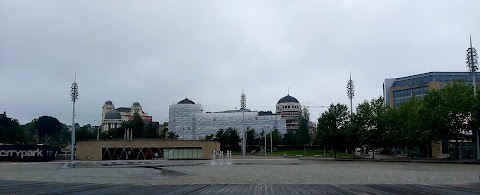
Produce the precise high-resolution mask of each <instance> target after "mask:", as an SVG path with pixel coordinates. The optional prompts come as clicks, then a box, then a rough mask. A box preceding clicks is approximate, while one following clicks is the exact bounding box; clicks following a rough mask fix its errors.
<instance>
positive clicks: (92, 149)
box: [76, 139, 220, 160]
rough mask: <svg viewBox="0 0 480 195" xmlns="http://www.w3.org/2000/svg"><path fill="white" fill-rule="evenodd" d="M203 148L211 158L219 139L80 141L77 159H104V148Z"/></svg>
mask: <svg viewBox="0 0 480 195" xmlns="http://www.w3.org/2000/svg"><path fill="white" fill-rule="evenodd" d="M116 147H118V148H170V149H171V148H179V149H181V148H201V149H202V157H201V158H200V159H209V158H210V154H211V153H212V151H213V150H216V151H219V150H220V143H219V142H217V141H204V140H166V139H134V140H100V141H96V140H95V141H79V142H77V143H76V159H77V160H102V149H104V148H116Z"/></svg>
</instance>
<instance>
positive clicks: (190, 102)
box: [178, 98, 195, 104]
mask: <svg viewBox="0 0 480 195" xmlns="http://www.w3.org/2000/svg"><path fill="white" fill-rule="evenodd" d="M178 104H195V102H193V101H192V100H189V99H188V98H185V99H184V100H182V101H179V102H178Z"/></svg>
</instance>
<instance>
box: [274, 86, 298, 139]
mask: <svg viewBox="0 0 480 195" xmlns="http://www.w3.org/2000/svg"><path fill="white" fill-rule="evenodd" d="M276 114H277V115H280V116H281V117H282V119H285V120H286V123H287V132H295V131H296V130H298V123H299V122H300V117H301V116H302V105H301V104H300V102H299V101H298V100H297V98H295V97H293V96H290V94H288V95H287V96H285V97H282V98H281V99H280V100H278V102H277V112H276Z"/></svg>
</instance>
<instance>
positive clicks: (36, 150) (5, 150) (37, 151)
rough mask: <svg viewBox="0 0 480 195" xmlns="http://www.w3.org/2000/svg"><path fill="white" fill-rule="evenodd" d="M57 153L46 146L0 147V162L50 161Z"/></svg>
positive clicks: (52, 148)
mask: <svg viewBox="0 0 480 195" xmlns="http://www.w3.org/2000/svg"><path fill="white" fill-rule="evenodd" d="M59 151H60V148H58V147H54V146H47V145H0V161H27V162H33V161H52V160H55V156H56V154H57V153H58V152H59Z"/></svg>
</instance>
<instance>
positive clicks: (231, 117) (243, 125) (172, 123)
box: [168, 94, 286, 140]
mask: <svg viewBox="0 0 480 195" xmlns="http://www.w3.org/2000/svg"><path fill="white" fill-rule="evenodd" d="M241 97H242V99H241V108H240V109H239V110H227V111H221V112H205V111H204V110H203V106H202V105H201V104H196V103H195V102H193V101H192V100H189V99H187V98H185V99H184V100H181V101H179V102H178V103H176V104H172V105H170V107H169V121H168V129H169V130H170V131H173V132H175V133H176V134H177V135H178V136H179V139H185V140H198V139H204V138H205V136H207V135H210V134H216V133H217V131H218V130H219V129H227V128H234V129H237V131H239V134H240V133H241V129H254V130H255V132H256V133H261V132H262V131H266V132H270V131H273V130H274V129H278V131H279V132H280V133H282V134H284V133H285V132H286V122H285V119H282V117H281V116H280V115H276V114H273V113H272V112H270V111H267V112H263V111H252V110H249V109H247V108H246V104H245V103H246V99H245V94H242V96H241Z"/></svg>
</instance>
